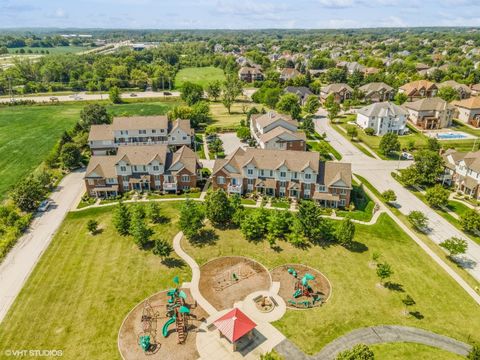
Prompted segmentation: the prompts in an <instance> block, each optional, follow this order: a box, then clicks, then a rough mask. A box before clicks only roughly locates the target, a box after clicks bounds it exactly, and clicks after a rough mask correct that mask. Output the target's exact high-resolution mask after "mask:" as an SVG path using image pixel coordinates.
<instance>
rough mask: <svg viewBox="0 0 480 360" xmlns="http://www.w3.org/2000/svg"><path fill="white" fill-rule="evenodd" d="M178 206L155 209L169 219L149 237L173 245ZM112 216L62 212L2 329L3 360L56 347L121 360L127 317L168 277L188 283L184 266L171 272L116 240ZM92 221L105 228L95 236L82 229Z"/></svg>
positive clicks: (67, 354)
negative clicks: (7, 353)
mask: <svg viewBox="0 0 480 360" xmlns="http://www.w3.org/2000/svg"><path fill="white" fill-rule="evenodd" d="M179 205H180V204H179V203H178V202H171V203H162V204H160V206H161V209H162V212H163V215H165V216H167V217H169V218H170V222H169V223H167V224H164V225H156V226H155V235H154V236H153V239H158V238H163V239H166V240H167V239H168V240H169V241H171V240H172V238H173V236H174V234H175V233H176V232H177V231H178V230H177V225H176V223H177V220H178V218H177V214H178V206H179ZM111 212H112V208H110V207H109V208H103V209H102V208H98V209H93V210H92V209H90V210H84V211H82V212H74V213H70V214H68V216H67V218H66V220H65V221H64V223H63V225H62V226H61V228H60V229H59V232H58V233H57V235H56V236H55V238H54V239H53V241H52V243H51V245H50V246H49V248H48V249H47V251H46V252H45V254H44V255H43V256H42V258H41V260H40V262H39V264H38V265H37V266H36V268H35V270H34V271H33V273H32V275H31V276H30V278H29V279H28V281H27V283H26V284H25V286H24V288H23V289H22V291H21V293H20V295H19V296H18V298H17V299H16V301H15V303H14V305H13V307H12V308H11V310H10V311H9V313H8V314H7V316H6V318H5V319H4V321H3V322H2V323H1V324H0V344H1V350H2V353H1V354H2V355H3V350H4V349H62V350H63V354H64V355H63V356H62V359H97V360H100V359H105V360H111V359H119V358H120V356H119V353H118V350H117V334H118V331H119V329H120V326H121V324H122V321H123V319H124V318H125V316H126V315H127V313H128V312H129V311H130V310H131V309H132V308H133V307H134V306H135V305H136V304H138V303H139V302H140V301H142V300H143V299H144V298H146V297H148V296H149V295H152V294H154V293H156V292H158V291H161V290H164V289H167V288H169V287H170V286H172V285H173V283H172V281H171V279H172V278H173V276H175V275H178V276H179V277H180V281H181V282H183V281H189V280H190V277H191V273H190V268H189V267H188V266H186V265H185V266H183V267H182V268H176V267H171V268H169V267H167V266H165V265H163V264H162V262H161V261H160V259H159V258H158V257H156V256H155V255H153V254H152V253H151V252H150V251H142V250H139V249H138V248H137V246H136V245H135V244H134V242H133V240H132V239H131V238H130V237H122V236H119V235H118V234H117V233H116V231H115V230H114V229H113V227H112V226H111ZM92 218H95V219H96V220H98V221H99V223H100V227H101V228H102V230H103V231H102V233H100V234H98V235H95V236H92V235H89V234H88V233H87V230H86V224H87V221H88V220H89V219H92ZM174 257H175V255H174ZM177 260H179V259H177ZM2 355H0V358H3V357H2Z"/></svg>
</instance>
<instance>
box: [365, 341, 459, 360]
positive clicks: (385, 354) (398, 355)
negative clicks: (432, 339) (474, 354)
mask: <svg viewBox="0 0 480 360" xmlns="http://www.w3.org/2000/svg"><path fill="white" fill-rule="evenodd" d="M370 349H372V351H373V353H374V354H375V359H380V360H396V359H398V360H400V359H412V360H413V359H414V360H461V359H465V358H464V357H463V356H460V355H457V354H453V353H451V352H449V351H445V350H442V349H437V348H433V347H430V346H427V345H422V344H415V343H389V344H379V345H371V346H370Z"/></svg>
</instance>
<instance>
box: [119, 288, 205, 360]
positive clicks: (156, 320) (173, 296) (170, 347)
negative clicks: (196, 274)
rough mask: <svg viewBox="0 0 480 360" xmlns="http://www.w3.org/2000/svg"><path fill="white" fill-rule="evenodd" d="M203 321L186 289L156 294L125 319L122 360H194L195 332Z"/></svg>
mask: <svg viewBox="0 0 480 360" xmlns="http://www.w3.org/2000/svg"><path fill="white" fill-rule="evenodd" d="M206 317H207V313H206V312H205V311H204V310H203V309H202V308H201V307H200V306H198V305H197V304H196V302H195V300H194V299H193V298H192V296H191V294H190V291H189V290H188V289H185V288H172V289H170V290H167V291H162V292H159V293H157V294H155V295H153V296H151V297H150V298H148V299H146V300H144V301H142V302H141V303H140V304H138V305H137V306H136V307H135V308H134V309H133V310H132V311H131V312H130V313H129V314H128V315H127V317H126V318H125V320H124V322H123V324H122V327H121V329H120V332H119V335H118V348H119V350H120V353H121V355H122V357H123V358H124V359H169V360H176V359H178V360H181V359H197V358H198V357H199V354H198V352H197V348H196V345H195V342H196V335H197V329H198V328H199V327H200V325H201V324H202V322H204V321H205V319H206Z"/></svg>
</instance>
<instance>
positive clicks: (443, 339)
mask: <svg viewBox="0 0 480 360" xmlns="http://www.w3.org/2000/svg"><path fill="white" fill-rule="evenodd" d="M391 342H409V343H417V344H423V345H428V346H432V347H436V348H439V349H443V350H446V351H449V352H452V353H455V354H458V355H462V356H466V355H467V354H468V352H469V351H470V349H471V346H470V345H468V344H465V343H463V342H461V341H458V340H455V339H452V338H450V337H447V336H443V335H438V334H435V333H432V332H430V331H425V330H422V329H418V328H414V327H409V326H397V325H381V326H372V327H367V328H362V329H357V330H353V331H351V332H349V333H348V334H346V335H344V336H342V337H339V338H338V339H335V340H334V341H332V342H331V343H329V344H327V346H325V347H324V348H323V349H322V350H321V351H320V352H318V353H317V354H315V355H314V356H313V357H312V358H314V359H318V360H320V359H322V360H323V359H325V360H327V359H335V357H336V356H337V355H338V353H339V352H341V351H344V350H348V349H351V348H352V347H353V346H355V345H356V344H367V345H371V344H381V343H391Z"/></svg>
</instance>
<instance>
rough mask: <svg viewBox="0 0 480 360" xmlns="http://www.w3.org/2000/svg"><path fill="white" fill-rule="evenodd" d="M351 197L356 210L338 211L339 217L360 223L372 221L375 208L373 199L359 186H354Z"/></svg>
mask: <svg viewBox="0 0 480 360" xmlns="http://www.w3.org/2000/svg"><path fill="white" fill-rule="evenodd" d="M351 197H352V199H351V200H352V201H353V205H354V206H355V209H354V210H353V211H347V210H336V213H337V215H338V216H342V217H349V218H350V219H355V220H360V221H370V220H371V219H372V216H373V208H374V207H375V203H374V202H373V201H372V199H370V198H369V197H368V195H367V194H366V193H365V191H364V190H363V188H362V187H361V186H359V185H353V190H352V195H351Z"/></svg>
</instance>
